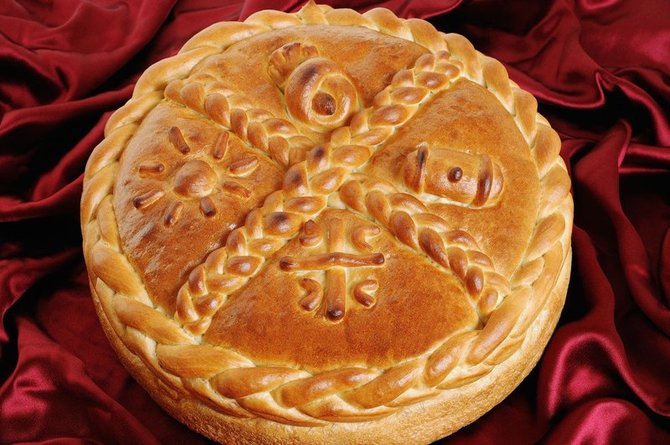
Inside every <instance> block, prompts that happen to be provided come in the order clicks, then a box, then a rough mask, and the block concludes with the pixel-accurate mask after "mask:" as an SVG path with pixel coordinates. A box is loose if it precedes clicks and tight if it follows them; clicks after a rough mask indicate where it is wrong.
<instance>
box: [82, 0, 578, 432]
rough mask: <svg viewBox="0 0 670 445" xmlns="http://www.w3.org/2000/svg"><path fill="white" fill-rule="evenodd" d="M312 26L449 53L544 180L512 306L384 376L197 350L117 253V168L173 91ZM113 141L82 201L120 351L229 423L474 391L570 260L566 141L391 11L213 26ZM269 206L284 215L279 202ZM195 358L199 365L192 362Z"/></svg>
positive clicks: (458, 51) (274, 15)
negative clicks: (263, 42) (363, 32)
mask: <svg viewBox="0 0 670 445" xmlns="http://www.w3.org/2000/svg"><path fill="white" fill-rule="evenodd" d="M317 23H329V24H342V25H349V26H351V25H359V26H366V27H368V28H371V29H375V30H378V31H380V32H383V33H386V34H389V35H393V36H397V37H402V38H406V39H408V40H412V41H415V42H417V43H419V44H421V45H423V46H425V47H427V48H428V49H430V50H431V51H433V52H434V53H435V52H437V51H439V50H444V49H446V47H448V50H449V61H450V62H451V63H454V64H456V65H458V66H459V68H461V69H462V71H463V74H464V76H465V77H467V78H469V79H470V80H473V81H475V82H477V83H479V84H480V85H483V86H485V87H487V88H488V89H489V91H491V92H492V93H493V94H494V95H496V97H497V98H498V99H499V100H500V102H501V103H502V104H503V105H504V106H505V108H506V109H507V110H508V111H509V112H510V113H511V114H512V115H513V116H514V118H515V121H516V123H517V126H518V127H519V129H520V131H521V133H522V134H523V135H524V137H525V138H526V141H527V142H528V143H529V145H530V147H531V152H532V154H533V155H534V158H535V160H536V163H537V165H538V171H539V173H540V176H541V179H542V184H543V190H544V193H543V201H542V204H541V211H540V212H539V215H538V222H537V224H536V228H535V231H534V234H533V238H532V240H531V242H530V243H529V247H528V250H527V252H526V255H525V259H524V262H523V265H522V266H521V267H520V268H519V270H518V271H517V272H516V273H515V275H514V276H513V277H512V280H511V287H512V292H511V294H510V295H508V296H507V297H506V298H505V299H504V300H503V301H502V303H501V304H500V305H499V306H498V307H497V308H496V310H495V311H493V312H492V314H491V316H490V318H489V320H488V322H487V323H486V325H485V326H484V327H483V329H482V330H481V331H472V332H467V333H462V334H458V335H456V336H453V337H451V338H449V339H448V340H446V341H445V342H444V343H443V344H442V345H440V346H438V348H437V349H435V350H434V351H429V352H427V353H426V354H424V355H422V356H421V357H418V358H416V359H413V360H410V361H408V362H405V363H403V364H400V365H397V366H395V367H393V368H390V369H387V370H371V369H362V368H355V369H342V370H337V371H332V372H325V373H320V374H316V375H310V374H308V373H306V372H304V371H299V370H295V369H289V368H269V367H257V366H255V365H254V364H253V363H252V362H251V361H250V360H249V359H247V358H246V357H242V356H240V355H239V354H236V353H234V352H232V351H229V350H226V349H224V348H220V347H215V346H211V345H206V344H199V342H200V339H199V338H198V337H197V336H196V335H193V334H191V333H190V332H189V331H188V330H185V329H182V328H181V326H179V324H178V323H176V322H175V321H174V319H172V318H171V317H170V316H169V315H167V314H164V313H163V311H162V309H161V308H158V307H155V306H154V304H153V302H152V301H151V299H150V297H149V296H148V295H147V294H146V290H145V289H144V287H143V285H142V283H141V279H140V277H139V275H138V274H137V272H136V271H134V270H133V268H132V266H131V265H130V263H129V262H128V260H127V259H126V257H125V256H124V255H123V252H122V251H121V247H120V241H119V238H118V228H117V226H116V221H115V215H114V211H113V208H112V204H111V194H112V189H113V182H114V177H115V172H116V169H117V166H118V159H119V157H120V155H121V153H122V151H123V149H124V148H125V146H126V144H127V143H128V141H129V140H130V138H131V137H132V135H133V134H134V132H135V130H136V128H137V126H138V125H139V122H140V121H141V120H142V118H143V117H144V116H145V115H146V114H147V113H148V112H149V111H150V110H151V109H152V108H153V107H154V106H155V105H156V104H158V103H159V102H160V101H161V100H162V96H163V93H162V91H163V90H164V88H165V86H166V85H167V84H168V82H170V81H172V80H175V79H177V78H185V77H187V76H188V74H189V72H190V70H191V68H192V67H193V66H194V65H195V64H196V63H197V62H199V61H200V60H202V59H204V58H205V57H207V56H209V55H211V54H215V53H218V52H221V51H222V50H225V48H227V46H229V45H230V44H232V43H234V42H235V41H238V40H242V39H244V38H247V37H249V36H251V35H254V34H257V33H261V32H266V31H269V30H270V29H277V28H281V27H285V26H294V25H299V24H317ZM217 41H218V44H217V43H216V42H217ZM445 43H446V45H445ZM175 68H176V69H175ZM106 135H107V139H105V140H104V141H103V142H102V143H101V144H100V146H99V147H97V148H96V150H95V151H94V153H93V154H92V156H91V160H90V161H89V164H88V166H87V171H86V176H85V177H86V187H85V190H84V195H83V198H82V221H84V222H85V223H84V225H83V231H84V240H85V241H84V252H85V255H86V259H87V263H88V264H89V265H90V267H91V271H92V272H93V274H92V275H91V280H92V285H93V288H94V290H95V292H96V293H97V295H98V296H99V299H100V302H101V305H102V310H103V311H104V312H105V315H106V317H107V318H108V320H109V321H110V323H111V325H112V327H113V329H114V330H115V332H116V333H117V335H118V336H119V337H120V338H121V339H122V340H123V342H124V344H125V345H126V346H127V347H128V348H129V349H130V350H131V351H132V352H133V353H134V354H136V355H137V356H138V357H140V358H141V359H142V360H143V362H144V363H145V364H146V366H148V367H149V368H151V369H152V370H153V372H154V374H155V375H156V376H157V377H158V379H160V381H162V382H164V383H165V388H166V390H168V391H169V393H172V394H173V397H175V398H176V397H178V396H179V393H181V394H182V395H185V394H188V393H193V394H196V395H197V396H198V397H200V398H201V400H203V401H204V402H205V403H207V404H208V405H210V406H214V407H215V408H216V409H218V410H220V411H222V412H224V413H228V414H231V415H237V416H249V415H255V416H260V417H265V418H271V419H273V420H277V421H282V422H286V423H290V424H300V425H318V424H323V421H338V422H342V421H360V420H366V419H370V418H375V417H378V416H383V415H387V414H389V413H390V412H393V411H395V410H396V409H397V408H398V407H399V406H403V405H405V404H410V403H414V402H415V401H416V400H420V399H423V398H426V397H430V396H433V395H435V394H437V393H439V390H440V389H445V388H453V387H456V386H459V385H462V384H465V383H467V382H469V381H473V380H476V379H478V378H480V377H481V376H482V375H484V374H486V373H487V372H489V371H490V370H491V369H492V367H493V366H495V364H497V363H500V362H502V361H503V360H504V359H506V358H507V357H509V356H510V355H511V354H513V353H514V351H515V350H516V349H517V348H518V347H519V346H520V344H521V342H522V341H523V339H524V334H525V330H526V329H527V327H528V326H529V324H530V323H531V322H532V320H533V319H534V318H535V316H536V314H537V313H538V312H539V311H540V310H541V309H542V306H543V303H544V299H545V298H546V296H547V295H548V294H549V293H550V291H551V289H553V287H554V285H555V280H556V276H557V274H558V271H559V270H560V269H561V267H562V261H563V258H564V257H565V254H566V253H567V250H568V249H569V222H570V220H571V215H572V208H571V205H572V203H571V199H570V197H569V180H568V179H567V175H566V174H565V167H564V165H563V163H562V161H561V160H560V158H559V157H558V150H559V148H560V141H559V140H558V138H557V136H556V134H555V132H553V131H552V130H551V129H550V128H549V126H548V124H547V123H546V121H545V120H544V119H543V118H542V117H541V116H539V115H537V114H536V104H535V101H534V99H533V98H532V96H530V95H529V94H528V93H525V92H522V91H521V90H519V89H518V88H517V87H516V85H515V84H513V83H512V82H511V81H509V80H508V79H507V75H506V73H505V70H504V68H503V67H502V65H500V64H499V63H498V62H496V61H494V60H493V59H489V58H487V57H484V56H482V55H481V54H479V53H477V52H476V51H475V50H474V49H473V48H472V46H471V45H470V44H469V42H467V40H465V39H464V38H462V37H460V36H456V35H444V34H441V33H437V32H436V31H435V30H434V29H433V28H432V27H430V25H428V24H426V23H425V22H420V21H412V20H408V21H404V20H400V19H397V18H396V17H395V16H393V14H392V13H390V12H388V11H385V10H373V11H370V12H368V13H366V14H365V15H360V14H358V13H356V12H354V11H350V10H331V9H330V8H328V7H323V6H321V7H316V6H308V7H306V8H305V9H303V10H302V11H301V12H300V13H298V14H285V13H279V12H274V11H266V12H262V13H258V14H256V15H254V16H252V17H250V18H249V19H248V20H247V21H246V22H245V23H233V24H231V23H223V24H218V25H214V26H212V27H210V28H208V29H207V30H205V31H203V32H202V33H200V34H199V35H198V36H196V37H194V38H193V39H192V40H191V41H189V43H187V45H186V46H185V47H184V48H183V49H182V52H181V53H180V54H179V55H177V56H175V57H174V58H171V59H167V60H166V61H163V62H160V63H159V64H157V65H154V66H153V67H152V68H150V69H149V70H147V72H146V73H145V75H143V76H142V78H141V79H140V81H139V82H138V84H137V87H136V90H135V94H134V96H133V99H132V100H131V101H130V102H129V103H128V104H127V105H126V106H124V107H122V108H121V109H120V110H119V111H118V112H117V113H115V114H114V115H113V116H112V118H110V120H109V122H108V124H107V127H106ZM271 196H272V195H271ZM273 200H275V201H273ZM268 201H269V202H270V203H273V202H274V203H275V205H278V204H277V201H278V200H277V198H276V197H275V198H271V199H268ZM282 205H283V202H282ZM269 208H272V206H270V207H269ZM278 208H279V207H275V208H274V209H278ZM282 208H283V207H282ZM298 208H301V207H300V206H298ZM252 226H253V225H252ZM253 228H255V229H258V225H256V226H254V227H253ZM559 238H560V241H559V242H556V240H557V239H559ZM231 243H232V242H231ZM259 247H260V246H259ZM538 297H539V298H538ZM186 312H187V313H188V311H186ZM193 353H196V354H197V355H198V357H199V360H198V362H194V361H193V360H189V357H191V356H192V355H191V354H193ZM175 391H176V392H175ZM319 419H323V420H319Z"/></svg>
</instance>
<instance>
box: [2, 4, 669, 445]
mask: <svg viewBox="0 0 670 445" xmlns="http://www.w3.org/2000/svg"><path fill="white" fill-rule="evenodd" d="M299 3H302V2H298V1H294V0H283V1H281V0H280V1H276V2H271V1H267V0H248V1H245V0H235V1H230V0H228V1H224V0H183V1H175V0H126V1H122V0H97V1H86V0H23V1H17V0H2V1H0V319H1V321H2V323H1V325H0V357H1V362H0V364H1V366H0V413H1V414H0V443H17V442H37V443H42V442H44V443H61V442H70V441H76V442H86V443H142V444H151V443H180V444H189V443H204V442H206V440H205V439H204V438H202V437H200V436H198V435H197V434H195V433H193V432H191V431H190V430H188V429H187V428H186V427H184V426H182V425H181V424H179V423H178V422H176V421H175V420H173V419H172V418H170V417H169V416H168V415H167V414H165V413H164V412H163V411H162V410H161V409H160V408H159V407H158V406H157V405H156V404H155V403H154V402H153V401H152V400H151V398H150V397H149V396H148V395H147V394H146V393H145V392H144V391H143V390H142V389H141V388H140V387H139V386H138V385H137V384H136V383H135V382H134V381H133V380H132V379H131V378H130V377H129V376H128V374H127V373H126V371H125V370H124V368H123V367H122V366H121V364H120V362H119V361H118V360H117V358H116V356H115V354H114V353H113V351H112V350H111V348H110V346H109V345H108V343H107V340H106V338H105V337H104V335H103V332H102V330H101V328H100V327H99V325H98V321H97V318H96V315H95V312H94V309H93V304H92V302H91V299H90V294H89V289H88V285H87V278H86V270H85V267H84V264H83V259H82V254H81V247H80V245H81V235H80V232H79V220H78V208H79V198H80V193H81V188H82V173H83V170H84V166H85V163H86V160H87V158H88V156H89V154H90V153H91V150H92V149H93V147H94V146H95V145H96V144H97V143H98V142H100V140H101V139H102V131H103V126H104V123H105V122H106V120H107V118H108V117H109V115H110V113H111V112H112V111H113V110H114V109H116V108H118V107H119V106H121V105H122V104H123V103H124V102H125V101H126V100H127V99H128V98H129V97H130V95H131V92H132V88H133V84H134V82H135V81H136V79H137V77H138V76H139V74H140V73H141V72H142V71H143V70H144V69H145V68H147V67H148V66H149V65H150V64H152V63H153V62H156V61H157V60H159V59H161V58H164V57H167V56H170V55H172V54H174V53H175V52H176V51H177V50H178V49H179V48H180V47H181V46H182V44H183V43H184V42H185V41H186V40H187V39H188V38H189V37H191V36H192V35H193V34H194V33H196V32H197V31H198V30H200V29H202V28H204V27H206V26H208V25H210V24H212V23H214V22H217V21H222V20H238V19H244V18H246V17H247V16H249V15H250V14H251V13H253V12H255V11H257V10H260V9H266V8H274V9H280V10H285V11H294V10H296V9H297V8H298V7H299V6H300V4H299ZM326 3H329V4H331V5H332V6H336V7H352V8H355V9H358V10H360V11H364V10H367V9H370V8H372V7H375V6H383V7H387V8H389V9H391V10H393V11H394V12H396V13H397V14H398V15H399V16H402V17H420V18H424V19H428V20H430V21H431V22H432V23H433V24H434V25H435V26H436V27H437V28H439V29H440V30H443V31H448V32H458V33H461V34H463V35H465V36H466V37H468V38H469V39H470V40H471V41H472V42H473V43H474V44H475V46H476V47H477V48H478V49H479V50H480V51H483V52H485V53H487V54H489V55H491V56H493V57H496V58H497V59H499V60H501V61H502V62H503V63H504V64H505V65H506V67H507V69H508V70H509V73H510V75H511V77H512V78H513V79H514V80H515V81H516V82H517V83H519V84H520V85H521V86H522V87H523V88H525V89H527V90H529V91H531V92H532V93H534V94H535V95H536V97H537V98H538V100H539V102H540V111H541V112H542V113H543V114H544V115H545V116H546V117H547V118H548V119H549V121H551V123H552V125H553V126H554V128H556V129H557V131H558V132H559V133H560V135H561V139H562V141H563V146H562V151H561V154H562V156H563V157H564V159H565V160H566V163H567V165H568V168H569V171H570V175H571V177H572V180H573V194H574V198H575V228H574V234H573V239H572V241H573V248H574V265H573V273H572V282H571V284H570V289H569V291H568V296H567V302H566V306H565V309H564V311H563V314H562V317H561V320H560V322H559V326H558V329H557V331H556V333H555V334H554V336H553V337H552V339H551V342H550V343H549V346H548V347H547V349H546V351H545V353H544V355H543V357H542V359H541V361H540V363H539V365H538V366H537V368H536V369H535V370H534V371H533V372H532V374H531V375H530V376H529V377H528V378H527V379H526V380H525V381H524V382H523V383H522V384H521V386H520V387H519V388H517V389H516V390H515V391H514V392H513V393H512V395H510V396H509V397H508V398H507V399H506V400H505V401H504V402H503V403H501V404H500V405H499V406H498V407H496V408H495V409H493V410H492V411H491V412H490V413H488V414H487V415H485V416H484V417H483V418H481V419H480V420H478V421H477V422H475V423H474V424H472V425H471V426H468V427H466V428H464V429H463V430H461V431H459V432H458V433H456V434H454V435H453V436H451V437H449V438H447V439H443V440H442V441H441V443H444V444H449V445H452V444H469V445H471V444H493V443H514V444H530V443H547V444H573V443H574V444H577V443H579V444H610V443H611V444H635V445H642V444H650V443H665V444H670V119H669V117H670V2H668V1H667V0H648V1H624V0H619V1H616V0H572V1H567V0H562V1H553V2H547V1H542V2H536V1H519V0H515V1H502V0H501V1H496V0H480V1H458V0H445V1H432V2H431V1H422V0H415V1H412V0H387V1H382V2H375V1H373V0H352V1H344V0H342V1H330V2H326Z"/></svg>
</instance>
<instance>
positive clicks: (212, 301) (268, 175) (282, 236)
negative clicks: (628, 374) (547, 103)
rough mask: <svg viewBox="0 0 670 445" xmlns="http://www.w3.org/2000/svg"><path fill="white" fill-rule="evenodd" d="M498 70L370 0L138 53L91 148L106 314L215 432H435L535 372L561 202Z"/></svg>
mask: <svg viewBox="0 0 670 445" xmlns="http://www.w3.org/2000/svg"><path fill="white" fill-rule="evenodd" d="M559 149H560V140H559V138H558V136H557V134H556V133H555V132H554V131H553V130H552V129H551V128H550V126H549V124H548V123H547V121H546V120H545V119H544V118H543V117H542V116H540V115H539V114H538V113H537V103H536V101H535V99H534V98H533V97H532V95H530V94H529V93H527V92H524V91H523V90H521V89H519V87H518V86H517V85H516V84H515V83H514V82H512V81H511V80H510V79H509V78H508V77H507V73H506V71H505V69H504V67H503V66H502V65H501V64H500V63H499V62H497V61H496V60H494V59H492V58H489V57H486V56H484V55H482V54H481V53H479V52H477V51H476V50H475V49H474V48H473V47H472V45H471V44H470V43H469V42H468V41H467V40H466V39H465V38H463V37H462V36H459V35H455V34H444V33H441V32H438V31H436V30H435V29H434V28H433V27H432V26H431V25H430V24H429V23H427V22H425V21H422V20H416V19H412V20H402V19H399V18H397V17H396V16H394V15H393V14H392V13H391V12H389V11H388V10H385V9H373V10H371V11H369V12H367V13H365V14H359V13H357V12H355V11H353V10H347V9H332V8H330V7H327V6H317V5H315V4H313V3H310V4H308V5H307V6H305V7H304V8H303V9H302V10H301V11H300V12H298V13H295V14H288V13H282V12H276V11H263V12H259V13H257V14H254V15H252V16H251V17H249V18H248V19H247V20H245V21H244V22H242V23H237V22H234V23H233V22H231V23H218V24H215V25H213V26H211V27H209V28H207V29H205V30H203V31H202V32H200V33H199V34H198V35H196V36H195V37H193V38H192V39H191V40H190V41H189V42H188V43H187V44H186V45H185V46H184V47H183V49H182V50H181V51H180V52H179V53H178V54H177V55H175V56H174V57H171V58H169V59H165V60H163V61H161V62H158V63H157V64H155V65H153V66H152V67H150V68H149V69H148V70H147V71H146V72H145V73H144V74H143V75H142V77H141V78H140V79H139V81H138V82H137V85H136V87H135V91H134V94H133V97H132V99H131V100H130V101H129V102H128V103H127V104H126V105H124V106H123V107H122V108H120V109H119V110H118V111H117V112H116V113H114V114H113V116H112V117H111V118H110V119H109V121H108V123H107V126H106V129H105V139H104V140H103V141H102V142H101V143H100V145H98V147H97V148H96V149H95V151H94V152H93V154H92V155H91V158H90V160H89V162H88V165H87V169H86V174H85V181H84V192H83V197H82V205H81V221H82V232H83V237H84V254H85V258H86V263H87V266H88V271H89V276H90V283H91V289H92V294H93V299H94V301H95V305H96V308H97V311H98V315H99V317H100V320H101V323H102V326H103V328H104V330H105V332H106V334H107V336H108V337H109V340H110V342H111V344H112V345H113V347H114V348H115V350H116V351H117V353H118V354H119V357H120V359H121V361H122V362H123V363H124V365H125V366H126V367H127V368H128V370H129V371H130V373H131V374H132V375H133V376H134V377H135V378H136V379H137V380H138V381H139V382H140V383H141V384H142V385H143V386H144V387H145V388H146V389H147V391H149V393H150V394H151V395H152V397H153V398H154V399H155V400H156V401H157V402H158V403H159V404H160V405H162V406H163V407H164V408H165V409H166V410H167V411H168V412H169V413H171V414H172V415H173V416H174V417H176V418H177V419H179V420H180V421H182V422H184V423H185V424H186V425H188V426H189V427H191V428H192V429H194V430H196V431H199V432H201V433H202V434H204V435H206V436H208V437H210V438H212V439H214V440H217V441H220V442H222V443H276V444H287V443H341V444H345V443H360V444H363V443H400V444H405V443H410V442H412V443H427V442H430V441H433V440H436V439H438V438H440V437H443V436H445V435H448V434H450V433H452V432H454V431H456V430H457V429H459V428H461V427H462V426H464V425H466V424H468V423H470V422H472V421H474V420H475V419H477V418H478V417H479V416H481V415H482V414H484V413H485V412H486V411H488V410H489V409H491V408H492V407H493V406H494V405H496V404H497V403H499V402H500V401H501V400H502V399H503V398H505V397H506V396H507V395H508V394H509V393H510V392H511V391H512V390H513V389H514V388H515V387H516V386H517V385H518V384H519V383H520V382H521V380H522V379H523V378H524V377H525V376H526V375H527V374H528V373H529V372H530V370H531V369H532V368H533V366H534V365H535V363H536V362H537V360H538V359H539V357H540V355H541V353H542V350H543V348H544V347H545V345H546V344H547V342H548V340H549V337H550V335H551V333H552V331H553V329H554V327H555V325H556V322H557V320H558V317H559V314H560V311H561V308H562V306H563V302H564V299H565V294H566V289H567V285H568V279H569V272H570V254H571V247H570V234H571V228H572V214H573V204H572V198H571V195H570V180H569V177H568V175H567V172H566V168H565V165H564V163H563V161H562V160H561V158H560V157H559Z"/></svg>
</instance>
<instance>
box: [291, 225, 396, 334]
mask: <svg viewBox="0 0 670 445" xmlns="http://www.w3.org/2000/svg"><path fill="white" fill-rule="evenodd" d="M379 232H380V230H379V227H378V226H376V225H369V226H360V227H357V228H356V229H354V231H353V234H352V243H353V244H354V246H355V247H356V248H357V249H358V250H369V249H370V245H369V244H367V242H366V241H365V239H364V238H365V236H366V234H371V235H377V234H379ZM344 237H345V230H344V223H343V221H342V219H340V218H337V217H336V218H332V219H330V220H329V221H328V229H327V238H328V241H327V245H328V252H326V253H322V254H316V255H308V256H304V257H291V256H285V257H283V258H281V259H280V260H279V267H280V268H281V269H282V270H283V271H286V272H293V271H316V270H323V271H325V283H326V286H325V290H324V289H323V287H322V286H321V283H319V282H318V281H316V280H315V279H313V278H303V279H302V280H301V282H300V285H301V287H302V288H303V289H305V291H306V292H307V294H306V295H305V297H303V298H302V299H301V301H300V306H301V307H302V308H303V309H305V310H307V311H312V310H315V309H316V308H317V307H318V306H319V304H320V303H322V301H323V302H324V303H325V304H324V308H325V315H326V317H327V318H329V319H330V320H333V321H337V320H339V319H341V318H342V317H344V314H345V311H346V299H345V297H346V293H347V288H348V286H347V273H346V269H350V268H365V267H374V266H380V265H382V264H384V255H383V254H382V253H379V252H376V253H364V254H354V253H347V252H344V244H345V243H344V241H345V239H344ZM320 238H322V234H321V227H319V225H318V224H317V223H315V222H314V221H313V220H309V221H307V222H306V223H305V224H304V225H303V228H302V233H301V235H300V244H302V245H303V246H310V245H315V244H318V243H319V241H320ZM378 287H379V283H378V282H377V281H376V280H374V279H366V280H362V281H360V282H358V283H357V284H356V285H355V287H354V291H353V296H354V298H355V299H356V301H358V303H360V304H361V305H363V306H364V307H371V306H372V305H374V303H375V299H374V297H373V296H372V295H371V293H372V292H374V291H376V290H377V288H378Z"/></svg>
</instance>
